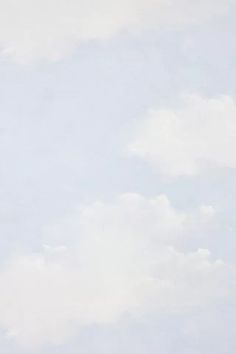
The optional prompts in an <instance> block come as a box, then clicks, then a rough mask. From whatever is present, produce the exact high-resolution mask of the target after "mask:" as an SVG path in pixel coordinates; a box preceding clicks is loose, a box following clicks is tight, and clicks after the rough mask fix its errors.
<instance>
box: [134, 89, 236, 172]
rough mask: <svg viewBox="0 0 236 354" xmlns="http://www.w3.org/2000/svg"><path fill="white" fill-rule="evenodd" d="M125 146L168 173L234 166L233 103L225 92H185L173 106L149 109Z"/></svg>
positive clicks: (235, 114) (235, 116)
mask: <svg viewBox="0 0 236 354" xmlns="http://www.w3.org/2000/svg"><path fill="white" fill-rule="evenodd" d="M129 149H130V152H131V154H133V155H136V156H139V157H141V158H143V159H145V160H148V161H149V162H151V163H152V164H154V165H155V166H157V167H158V168H159V170H160V171H161V172H162V173H163V174H165V175H169V176H181V175H195V174H198V173H200V172H201V171H203V170H205V169H208V168H212V167H217V168H236V155H235V150H236V104H235V102H234V101H233V99H232V98H231V97H229V96H222V97H219V98H205V97H201V96H198V95H188V96H184V97H183V102H181V103H180V104H179V105H178V107H177V108H175V109H173V108H171V109H156V110H155V109H153V110H150V111H149V113H148V114H147V117H146V118H145V119H144V120H142V121H141V122H140V125H139V127H138V129H137V131H136V133H135V137H134V139H133V141H132V143H131V144H130V146H129Z"/></svg>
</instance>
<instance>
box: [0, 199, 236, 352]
mask: <svg viewBox="0 0 236 354" xmlns="http://www.w3.org/2000/svg"><path fill="white" fill-rule="evenodd" d="M212 216H213V209H212V208H211V207H206V206H205V207H201V208H199V210H196V212H195V213H188V212H179V211H177V210H176V209H175V208H173V207H172V206H171V204H170V202H169V200H168V199H167V198H166V197H165V196H159V197H157V198H155V199H151V200H148V199H146V198H144V197H142V196H140V195H136V194H128V195H122V196H121V197H119V198H118V199H117V200H116V201H115V202H114V203H113V204H103V203H95V204H92V205H90V206H87V207H83V208H81V209H79V210H78V211H75V212H74V214H72V215H70V216H68V217H66V218H65V219H64V220H62V221H60V222H59V223H58V224H56V225H54V226H53V227H50V228H49V229H48V230H47V231H46V233H45V239H46V240H47V241H48V244H49V242H50V246H49V245H46V246H44V249H43V251H42V252H41V253H38V254H36V253H32V254H25V255H21V256H19V257H14V259H13V260H11V261H9V262H7V263H6V264H5V265H4V267H3V268H2V269H1V272H0V288H1V293H0V327H1V328H2V329H3V330H4V331H5V333H6V335H7V336H8V337H10V338H14V339H15V340H16V341H17V342H18V343H19V344H21V345H23V346H29V347H36V346H40V345H43V344H46V343H47V342H50V343H60V342H62V341H64V340H65V339H66V338H68V337H69V336H70V335H73V334H74V333H75V332H76V331H77V330H79V327H81V326H89V325H95V324H97V325H98V324H109V323H114V322H115V321H118V320H120V319H121V318H122V316H123V315H127V314H128V315H129V316H140V315H142V314H144V313H148V312H152V313H153V312H156V313H157V314H158V313H159V314H161V313H162V314H163V313H169V314H171V313H173V312H174V313H176V312H177V313H178V312H181V313H182V312H185V311H192V310H195V309H196V308H199V306H200V307H201V306H205V305H207V304H208V303H209V302H212V301H213V300H214V301H220V300H221V299H225V298H226V297H227V296H228V295H230V293H231V292H232V291H233V289H232V287H231V284H230V283H231V277H232V274H231V269H230V267H228V266H227V265H226V264H224V263H223V262H222V261H220V260H212V259H211V256H210V253H209V251H208V250H203V249H199V250H197V251H196V252H189V253H186V252H183V251H182V250H181V240H182V239H183V238H185V237H190V236H191V230H193V229H194V228H195V229H196V228H199V225H198V224H199V223H200V224H201V228H202V227H203V226H204V225H205V227H206V226H207V224H208V223H209V222H210V219H211V218H212ZM62 243H63V246H58V245H59V244H62Z"/></svg>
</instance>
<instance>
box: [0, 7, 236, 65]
mask: <svg viewBox="0 0 236 354" xmlns="http://www.w3.org/2000/svg"><path fill="white" fill-rule="evenodd" d="M231 3H232V1H231V0H224V1H223V0H215V1H213V0H205V1H203V0H198V1H195V0H171V1H168V0H147V1H144V0H120V1H111V0H90V1H87V0H60V1H58V0H57V1H56V0H9V1H3V0H1V1H0V43H1V46H2V49H3V53H4V54H5V55H9V56H11V57H13V58H14V59H15V60H17V61H19V62H23V63H25V62H32V61H35V60H36V61H37V60H41V59H51V60H56V59H59V58H61V57H62V56H64V54H65V53H67V52H68V51H71V50H73V48H74V46H75V45H77V43H81V42H84V41H88V40H93V39H95V40H104V39H108V38H111V37H112V36H114V35H116V34H117V33H119V32H122V31H131V32H132V31H139V30H142V29H145V28H147V29H156V28H159V26H163V25H164V26H184V25H187V24H191V23H199V22H202V21H205V20H207V19H208V18H210V17H214V16H217V15H222V14H224V13H225V11H227V10H228V9H229V6H230V4H231Z"/></svg>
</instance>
